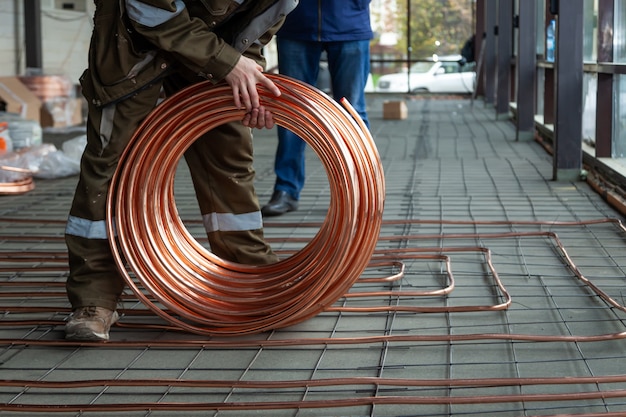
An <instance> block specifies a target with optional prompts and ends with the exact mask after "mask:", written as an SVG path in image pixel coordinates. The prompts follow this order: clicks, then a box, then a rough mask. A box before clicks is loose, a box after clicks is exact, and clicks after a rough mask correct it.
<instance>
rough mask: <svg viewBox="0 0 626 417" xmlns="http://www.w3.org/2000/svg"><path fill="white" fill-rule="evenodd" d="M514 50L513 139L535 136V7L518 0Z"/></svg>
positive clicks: (533, 4) (531, 3) (530, 2)
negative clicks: (515, 95)
mask: <svg viewBox="0 0 626 417" xmlns="http://www.w3.org/2000/svg"><path fill="white" fill-rule="evenodd" d="M518 13H519V14H518V22H519V25H518V51H517V65H516V67H517V88H516V91H517V125H516V129H515V131H516V139H517V140H525V139H533V138H534V137H535V109H536V105H535V104H536V100H535V92H536V91H537V87H536V84H537V69H536V65H537V55H536V39H537V35H536V26H537V24H536V6H535V2H534V1H529V0H526V1H520V2H519V12H518Z"/></svg>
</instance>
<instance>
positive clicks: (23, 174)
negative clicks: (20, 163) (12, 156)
mask: <svg viewBox="0 0 626 417" xmlns="http://www.w3.org/2000/svg"><path fill="white" fill-rule="evenodd" d="M0 171H5V174H4V175H2V176H0V177H2V178H4V177H6V178H7V180H8V181H0V195H9V194H23V193H26V192H28V191H31V190H33V189H34V188H35V183H34V182H33V173H32V172H31V171H30V170H28V169H25V168H18V167H12V166H8V165H0Z"/></svg>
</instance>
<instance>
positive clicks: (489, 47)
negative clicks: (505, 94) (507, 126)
mask: <svg viewBox="0 0 626 417" xmlns="http://www.w3.org/2000/svg"><path fill="white" fill-rule="evenodd" d="M497 9H498V2H497V0H485V39H484V42H483V45H482V47H483V48H485V50H484V53H483V54H484V55H483V60H484V62H483V65H484V68H485V69H484V71H483V75H484V77H483V81H484V87H485V103H486V104H493V103H494V100H495V84H496V76H497V73H496V32H497V31H498V26H497V22H496V10H497Z"/></svg>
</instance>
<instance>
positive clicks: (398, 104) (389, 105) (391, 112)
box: [383, 101, 408, 120]
mask: <svg viewBox="0 0 626 417" xmlns="http://www.w3.org/2000/svg"><path fill="white" fill-rule="evenodd" d="M407 116H408V110H407V108H406V103H405V102H404V101H385V102H384V103H383V119H388V120H404V119H406V118H407Z"/></svg>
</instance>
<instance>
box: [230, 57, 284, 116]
mask: <svg viewBox="0 0 626 417" xmlns="http://www.w3.org/2000/svg"><path fill="white" fill-rule="evenodd" d="M225 80H226V82H227V83H228V85H230V88H232V90H233V96H234V99H235V105H236V106H237V107H238V108H240V109H241V108H245V109H246V112H251V111H252V110H253V109H258V108H259V106H260V105H261V104H260V103H259V92H258V91H257V84H261V85H262V86H263V87H265V88H266V89H267V90H268V91H269V92H270V93H271V94H273V95H275V96H276V97H278V96H280V90H279V89H278V87H277V86H276V84H274V83H273V82H272V80H270V79H269V78H267V77H266V76H265V74H263V67H261V66H260V65H259V64H257V63H256V62H255V61H254V60H252V59H250V58H247V57H245V56H241V58H239V61H238V62H237V64H236V65H235V67H234V68H233V69H232V70H231V71H230V72H229V73H228V75H227V76H226V77H225Z"/></svg>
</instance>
